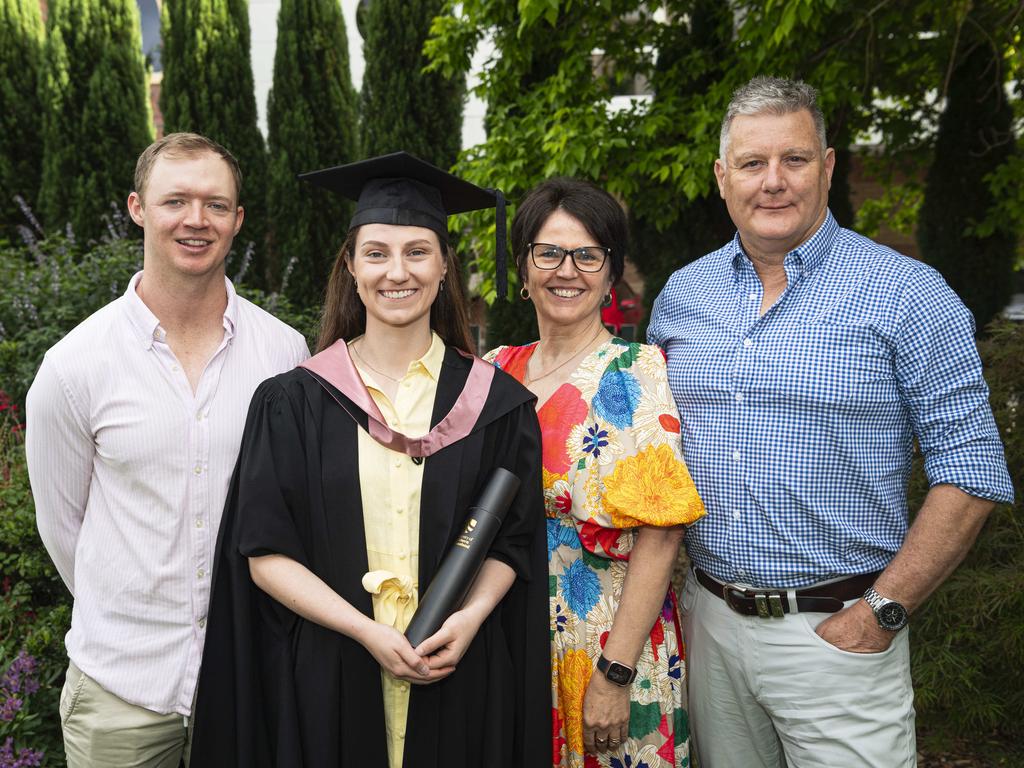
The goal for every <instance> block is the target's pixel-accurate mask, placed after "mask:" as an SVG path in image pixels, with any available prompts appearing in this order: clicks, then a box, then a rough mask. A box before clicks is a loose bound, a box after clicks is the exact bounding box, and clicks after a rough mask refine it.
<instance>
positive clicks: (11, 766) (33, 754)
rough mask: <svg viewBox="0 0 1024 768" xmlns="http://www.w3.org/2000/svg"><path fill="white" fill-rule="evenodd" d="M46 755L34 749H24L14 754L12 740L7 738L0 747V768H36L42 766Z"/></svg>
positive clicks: (9, 737)
mask: <svg viewBox="0 0 1024 768" xmlns="http://www.w3.org/2000/svg"><path fill="white" fill-rule="evenodd" d="M45 755H46V753H45V752H41V751H38V750H35V749H28V748H27V747H24V748H22V749H19V750H18V754H17V755H15V754H14V738H13V737H11V736H8V737H7V741H5V742H4V743H3V746H0V768H37V766H40V765H42V764H43V757H45Z"/></svg>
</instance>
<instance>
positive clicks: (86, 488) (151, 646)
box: [26, 133, 309, 768]
mask: <svg viewBox="0 0 1024 768" xmlns="http://www.w3.org/2000/svg"><path fill="white" fill-rule="evenodd" d="M240 186H241V173H240V172H239V169H238V163H237V162H236V160H235V158H234V157H232V155H231V154H230V152H228V151H227V150H226V149H224V148H223V147H221V146H220V145H219V144H216V143H215V142H213V141H210V140H209V139H206V138H204V137H202V136H198V135H196V134H183V133H175V134H170V135H168V136H165V137H164V138H163V139H161V140H159V141H157V142H156V143H154V144H153V145H151V146H150V147H149V148H148V149H146V150H145V152H143V153H142V155H141V156H140V158H139V161H138V164H137V167H136V171H135V189H134V191H133V192H132V193H131V194H130V195H129V197H128V212H129V214H130V215H131V217H132V219H133V220H134V221H135V223H136V224H138V225H139V226H140V227H142V229H143V232H144V240H143V269H142V271H141V272H139V273H137V274H136V275H135V276H134V277H132V279H131V280H130V281H129V284H128V288H127V290H126V291H125V293H124V295H123V296H121V297H120V298H118V299H116V300H115V301H113V302H111V303H110V304H108V305H107V306H105V307H103V308H102V309H100V310H99V311H98V312H96V313H95V314H93V315H92V316H91V317H89V318H88V319H86V320H85V321H83V322H82V323H81V324H80V325H79V326H78V327H76V328H75V329H74V330H72V331H71V332H70V333H69V334H68V335H67V336H65V337H64V338H63V339H62V340H61V341H60V342H58V343H57V344H56V345H54V347H53V348H52V349H50V350H49V351H48V352H47V353H46V356H45V358H44V360H43V363H42V365H41V367H40V369H39V372H38V374H37V375H36V379H35V381H34V382H33V385H32V388H31V390H30V391H29V394H28V403H27V415H28V432H27V439H26V448H27V454H28V466H29V475H30V478H31V482H32V491H33V496H34V498H35V504H36V518H37V524H38V526H39V533H40V536H41V537H42V540H43V543H44V544H45V545H46V548H47V551H48V552H49V553H50V556H51V557H52V558H53V561H54V564H55V565H56V566H57V570H58V571H59V572H60V575H61V577H62V578H63V579H64V582H65V583H66V584H67V586H68V589H69V590H70V591H71V593H72V595H73V596H74V607H73V610H72V621H71V630H70V632H69V633H68V635H67V638H66V645H67V649H68V656H69V657H70V665H69V668H68V674H67V680H66V683H65V685H64V690H63V692H62V694H61V704H60V717H61V723H62V726H63V730H64V745H65V750H66V752H67V758H68V765H69V766H72V768H78V767H80V766H116V765H133V766H154V767H156V766H160V767H161V768H163V767H164V766H167V767H168V768H176V766H177V765H178V763H179V761H180V760H181V758H182V756H183V754H184V756H185V757H186V760H187V740H188V719H189V716H190V714H191V710H192V701H193V696H194V693H195V685H196V678H197V675H198V672H199V664H200V660H201V655H202V650H203V640H204V637H205V628H206V610H207V605H208V603H209V596H210V575H211V571H212V569H213V553H214V545H215V543H216V539H217V529H218V525H219V523H220V516H221V512H222V510H223V507H224V501H225V496H226V494H227V488H228V480H229V478H230V476H231V472H232V469H233V468H234V465H235V459H236V456H237V452H238V446H239V441H240V438H241V434H242V427H243V425H244V422H245V416H246V412H247V409H248V405H249V400H250V397H251V396H252V393H253V391H254V390H255V388H256V386H257V385H258V384H259V383H260V382H261V381H263V380H264V379H266V378H269V377H270V376H273V375H276V374H277V373H280V372H282V371H286V370H289V369H291V368H293V367H294V366H295V365H297V364H298V363H299V362H301V361H302V360H304V359H305V358H306V357H308V355H309V351H308V349H307V347H306V343H305V341H304V339H303V337H302V336H301V335H300V334H299V333H298V332H297V331H295V330H293V329H291V328H289V327H288V326H286V325H285V324H284V323H282V322H280V321H279V320H277V319H275V318H274V317H272V316H271V315H269V314H267V313H266V312H264V311H263V310H261V309H259V308H258V307H256V306H255V305H253V304H251V303H250V302H248V301H246V300H245V299H243V298H241V297H240V296H238V295H237V294H236V293H235V291H234V288H233V287H232V285H231V282H230V281H229V280H228V279H227V278H226V277H225V274H224V260H225V257H226V256H227V254H228V251H229V250H230V248H231V243H232V240H233V238H234V236H235V235H236V234H237V233H238V230H239V228H240V227H241V226H242V220H243V217H244V211H243V210H242V207H241V206H240V205H239V204H238V201H239V192H240Z"/></svg>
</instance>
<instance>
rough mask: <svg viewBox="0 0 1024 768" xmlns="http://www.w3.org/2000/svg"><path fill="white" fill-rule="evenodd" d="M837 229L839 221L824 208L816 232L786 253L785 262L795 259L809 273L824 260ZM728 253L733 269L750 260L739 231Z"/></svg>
mask: <svg viewBox="0 0 1024 768" xmlns="http://www.w3.org/2000/svg"><path fill="white" fill-rule="evenodd" d="M838 231H839V223H838V222H837V221H836V220H835V217H834V216H833V215H832V211H830V210H828V209H827V208H826V209H825V220H824V221H823V222H822V223H821V226H820V227H818V230H817V232H815V233H814V234H813V235H811V236H810V237H809V238H808V239H807V240H805V241H804V242H803V243H801V244H800V245H798V246H797V247H796V248H794V249H793V250H792V251H790V252H789V253H787V254H786V262H787V263H788V262H789V261H790V260H791V258H792V259H795V260H796V261H798V262H799V263H801V264H802V265H803V272H804V274H809V273H810V272H812V271H813V270H814V269H816V268H817V267H819V266H820V265H821V263H822V262H823V261H825V257H826V256H828V254H829V251H831V250H832V243H833V242H834V241H835V239H836V234H837V233H838ZM728 253H729V254H731V259H732V266H733V268H734V269H739V268H740V265H741V264H742V263H743V262H744V261H749V260H750V258H749V257H748V256H747V254H746V252H745V251H744V250H743V243H742V242H740V233H739V232H737V233H736V234H735V235H734V236H733V239H732V243H731V244H730V248H729V251H728Z"/></svg>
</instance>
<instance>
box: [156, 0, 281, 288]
mask: <svg viewBox="0 0 1024 768" xmlns="http://www.w3.org/2000/svg"><path fill="white" fill-rule="evenodd" d="M161 27H162V29H161V37H162V39H163V54H162V62H163V70H164V74H163V83H162V85H161V88H160V110H161V111H162V112H163V116H164V130H165V131H167V132H168V133H171V132H173V131H192V132H195V133H199V134H202V135H203V136H207V137H208V138H211V139H213V140H214V141H216V142H218V143H220V144H222V145H223V146H225V147H226V148H227V149H228V150H229V151H230V152H231V153H232V154H233V155H234V156H235V157H236V158H238V163H239V165H240V166H241V168H242V178H243V184H242V195H241V200H240V202H241V204H242V205H243V206H244V207H245V213H246V216H245V223H244V224H243V226H242V231H241V232H239V236H238V239H237V241H236V247H237V246H242V247H246V246H247V244H248V243H253V244H255V248H254V250H253V260H252V263H251V264H250V267H249V270H248V272H247V273H246V274H247V277H246V280H247V282H249V283H250V284H254V285H257V286H259V287H265V285H266V284H267V274H266V268H267V259H266V246H265V242H264V239H265V233H266V226H267V225H266V182H267V153H266V145H265V144H264V141H263V135H262V134H261V133H260V130H259V127H258V125H257V119H258V115H257V111H256V95H255V89H254V86H253V76H252V63H251V59H250V53H249V49H250V33H249V9H248V3H247V2H246V0H164V3H163V6H162V8H161Z"/></svg>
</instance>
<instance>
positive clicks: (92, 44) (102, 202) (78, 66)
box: [38, 0, 152, 239]
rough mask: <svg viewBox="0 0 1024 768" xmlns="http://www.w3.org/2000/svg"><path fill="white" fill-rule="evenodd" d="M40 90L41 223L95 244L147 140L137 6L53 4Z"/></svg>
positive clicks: (78, 0)
mask: <svg viewBox="0 0 1024 768" xmlns="http://www.w3.org/2000/svg"><path fill="white" fill-rule="evenodd" d="M40 88H41V94H42V102H43V106H42V131H43V169H42V182H41V186H40V190H39V203H38V211H39V213H40V217H41V218H42V221H43V223H44V224H45V226H46V228H47V230H49V231H60V230H63V229H64V227H65V225H66V224H70V225H71V226H72V228H73V230H74V232H75V234H76V235H77V236H78V237H79V238H83V239H95V238H98V237H99V236H100V235H101V234H103V233H104V232H106V231H107V230H108V227H109V222H110V219H111V213H112V211H113V210H120V209H121V207H122V206H123V205H124V201H125V199H126V198H127V197H128V193H129V192H130V191H131V187H132V175H133V173H134V170H135V160H136V158H137V157H138V156H139V153H140V152H141V151H142V150H143V149H145V147H146V145H147V144H149V143H150V141H152V125H151V120H150V115H149V97H148V94H149V90H148V88H147V84H146V71H145V68H144V66H143V59H142V43H141V36H140V31H139V13H138V8H137V7H136V4H135V2H133V0H53V2H51V3H50V4H49V16H48V19H47V36H46V47H45V54H44V62H43V67H42V76H41V84H40Z"/></svg>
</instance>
